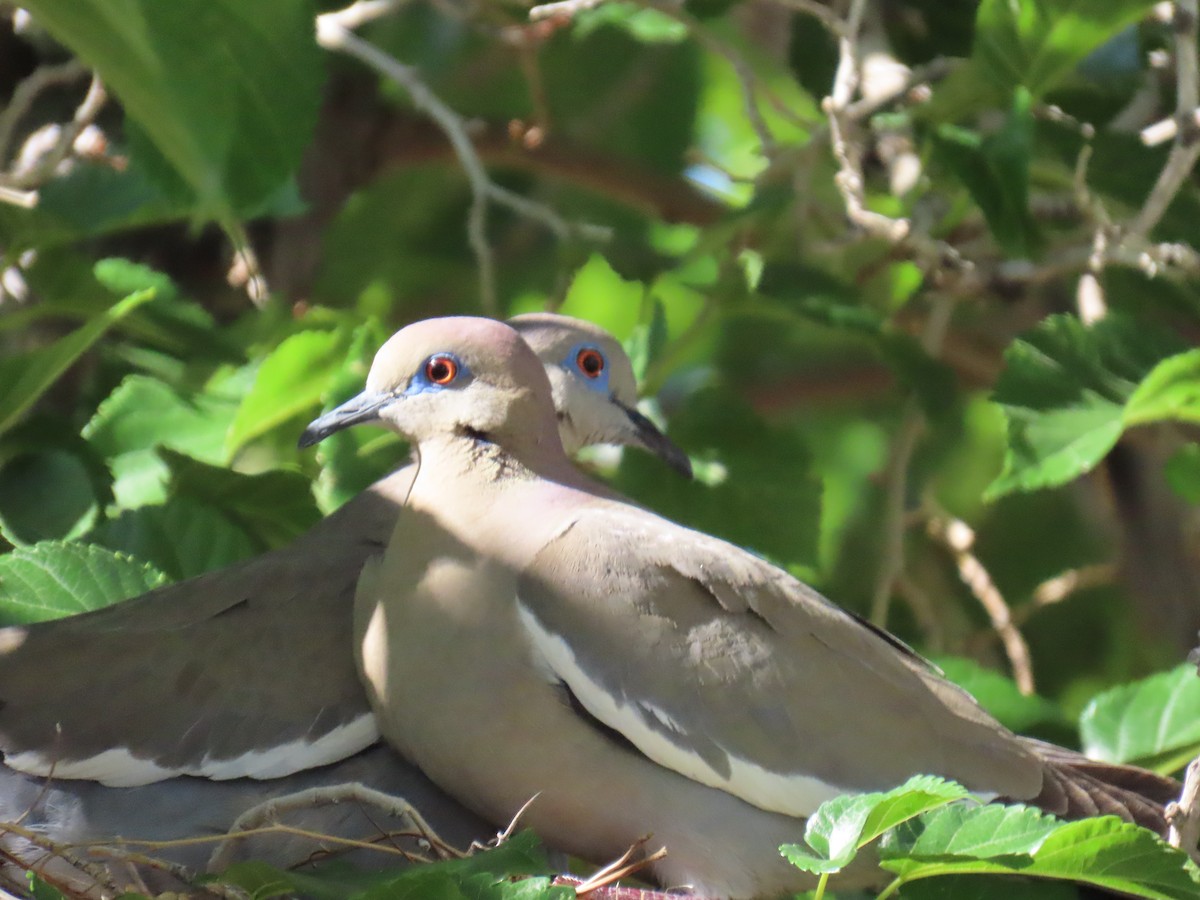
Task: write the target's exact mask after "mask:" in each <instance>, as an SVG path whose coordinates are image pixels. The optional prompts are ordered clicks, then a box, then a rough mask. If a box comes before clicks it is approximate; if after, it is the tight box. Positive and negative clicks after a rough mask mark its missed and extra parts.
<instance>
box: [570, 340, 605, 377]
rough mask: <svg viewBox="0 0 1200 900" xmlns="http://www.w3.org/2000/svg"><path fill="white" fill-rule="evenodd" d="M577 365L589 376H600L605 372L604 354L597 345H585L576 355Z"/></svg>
mask: <svg viewBox="0 0 1200 900" xmlns="http://www.w3.org/2000/svg"><path fill="white" fill-rule="evenodd" d="M575 365H576V366H578V367H579V371H580V372H582V373H583V374H584V375H585V376H586V377H588V378H599V377H600V376H601V375H602V374H603V373H604V354H603V353H601V352H600V351H599V350H597V349H596V348H595V347H584V348H583V349H582V350H580V351H579V353H578V354H577V355H576V356H575Z"/></svg>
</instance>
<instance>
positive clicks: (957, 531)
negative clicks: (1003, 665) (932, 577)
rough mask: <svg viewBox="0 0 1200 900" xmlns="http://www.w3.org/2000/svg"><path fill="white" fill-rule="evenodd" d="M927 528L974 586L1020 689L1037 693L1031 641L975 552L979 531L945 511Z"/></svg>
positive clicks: (967, 581) (973, 588) (963, 575)
mask: <svg viewBox="0 0 1200 900" xmlns="http://www.w3.org/2000/svg"><path fill="white" fill-rule="evenodd" d="M927 528H928V531H929V534H930V536H932V537H933V538H935V539H936V540H938V541H940V542H941V543H943V544H944V545H945V546H946V547H947V549H949V550H950V553H951V555H952V556H953V557H954V562H955V565H957V567H958V575H959V577H960V578H961V579H962V581H963V584H965V585H966V586H967V587H968V588H970V590H971V593H972V594H973V595H974V596H975V599H976V600H978V601H979V603H980V605H981V606H982V607H983V608H984V611H986V612H987V614H988V618H989V619H990V620H991V623H992V628H993V629H995V631H996V634H998V635H999V636H1000V641H1001V643H1002V644H1003V645H1004V652H1005V654H1006V655H1007V656H1008V662H1009V665H1010V666H1011V667H1012V672H1013V680H1014V681H1016V683H1017V689H1018V690H1019V691H1020V692H1021V693H1022V694H1025V695H1026V696H1031V695H1033V694H1034V693H1035V691H1036V686H1035V684H1034V681H1033V661H1032V659H1031V657H1030V654H1029V645H1028V644H1027V643H1025V637H1024V635H1022V634H1021V632H1020V629H1018V628H1017V626H1016V624H1015V623H1014V621H1013V615H1012V610H1011V609H1009V606H1008V604H1007V603H1006V602H1005V600H1004V595H1003V594H1001V593H1000V589H999V588H998V587H996V583H995V582H994V581H993V580H992V576H991V575H990V574H989V573H988V570H987V569H986V568H985V567H984V565H983V563H982V562H980V561H979V558H978V557H976V556H975V554H974V553H973V552H972V550H973V548H974V546H975V531H974V530H973V529H972V528H971V526H970V525H968V524H967V523H966V522H964V521H962V520H961V519H956V518H954V517H952V516H945V515H933V516H930V518H929V521H928V524H927Z"/></svg>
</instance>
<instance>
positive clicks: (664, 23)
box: [572, 2, 688, 44]
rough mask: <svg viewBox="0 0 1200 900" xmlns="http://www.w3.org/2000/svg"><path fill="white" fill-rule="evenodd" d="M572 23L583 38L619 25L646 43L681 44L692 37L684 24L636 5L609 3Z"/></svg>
mask: <svg viewBox="0 0 1200 900" xmlns="http://www.w3.org/2000/svg"><path fill="white" fill-rule="evenodd" d="M572 24H573V25H574V31H575V35H576V37H579V38H584V37H587V36H588V35H589V34H591V33H592V32H593V31H595V30H596V29H597V28H601V27H603V26H605V25H615V26H616V27H618V28H621V29H623V30H624V31H626V32H628V33H629V34H630V35H631V36H632V37H634V38H636V39H637V40H638V41H640V42H641V43H643V44H677V43H679V42H680V41H683V40H686V39H687V36H688V30H687V25H685V24H684V23H682V22H677V21H676V20H675V19H672V18H671V17H670V16H668V15H666V14H665V13H661V12H659V11H658V10H656V9H647V8H646V7H642V6H638V5H637V4H636V3H620V2H618V3H605V4H603V5H601V6H598V7H596V8H594V9H588V10H585V11H584V12H581V13H580V14H579V15H577V16H575V17H574V18H573V19H572Z"/></svg>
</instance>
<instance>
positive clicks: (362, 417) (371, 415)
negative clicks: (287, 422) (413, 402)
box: [298, 391, 395, 450]
mask: <svg viewBox="0 0 1200 900" xmlns="http://www.w3.org/2000/svg"><path fill="white" fill-rule="evenodd" d="M394 399H395V398H394V397H393V396H392V395H391V394H377V393H375V392H374V391H363V392H362V393H361V394H359V395H358V396H357V397H351V398H350V399H349V400H347V401H346V402H345V403H343V404H342V405H341V406H339V407H337V408H336V409H332V410H330V411H329V412H327V413H325V415H323V416H320V417H319V418H316V419H313V420H312V422H310V423H309V425H308V427H307V428H305V429H304V433H303V434H301V435H300V440H299V441H298V443H299V445H300V449H301V450H303V449H304V448H305V447H311V446H312V445H313V444H316V443H320V442H321V441H323V440H325V438H327V437H329V436H330V435H331V434H333V433H334V432H335V431H341V430H342V429H343V428H349V427H350V426H351V425H360V424H362V423H363V422H378V421H379V411H380V410H381V409H383V408H384V407H385V406H387V405H388V404H389V403H391V402H392V400H394Z"/></svg>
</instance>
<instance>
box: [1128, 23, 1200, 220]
mask: <svg viewBox="0 0 1200 900" xmlns="http://www.w3.org/2000/svg"><path fill="white" fill-rule="evenodd" d="M1198 13H1200V2H1198V0H1176V3H1175V16H1174V19H1173V22H1172V25H1173V28H1174V31H1175V81H1176V85H1175V98H1176V99H1175V120H1176V121H1177V122H1178V123H1179V128H1178V131H1177V133H1176V135H1175V144H1174V146H1172V147H1171V153H1170V155H1169V156H1168V157H1167V162H1166V164H1165V165H1164V166H1163V168H1162V171H1161V172H1159V173H1158V180H1157V181H1156V182H1155V184H1154V187H1153V188H1152V189H1151V191H1150V194H1149V195H1148V196H1147V197H1146V201H1145V203H1143V204H1142V208H1141V210H1140V211H1139V212H1138V214H1137V216H1136V217H1135V218H1134V220H1133V222H1132V224H1130V226H1129V228H1128V230H1127V234H1128V236H1129V238H1130V239H1131V240H1134V241H1137V240H1144V239H1146V238H1148V237H1149V236H1150V232H1151V231H1153V230H1154V226H1156V225H1157V224H1158V223H1159V221H1160V220H1161V219H1162V217H1163V215H1164V214H1165V213H1166V211H1167V207H1168V206H1170V205H1171V201H1172V200H1174V199H1175V195H1176V194H1177V193H1179V189H1180V188H1181V187H1182V186H1183V183H1184V181H1186V180H1187V178H1188V176H1189V175H1190V174H1191V171H1192V169H1193V167H1194V166H1195V165H1196V159H1197V158H1198V157H1200V140H1198V139H1197V137H1198V134H1197V130H1196V128H1195V126H1194V124H1191V123H1194V119H1195V112H1196V108H1197V107H1198V106H1200V60H1198V59H1197V49H1196V28H1197V22H1196V18H1197V15H1198Z"/></svg>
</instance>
